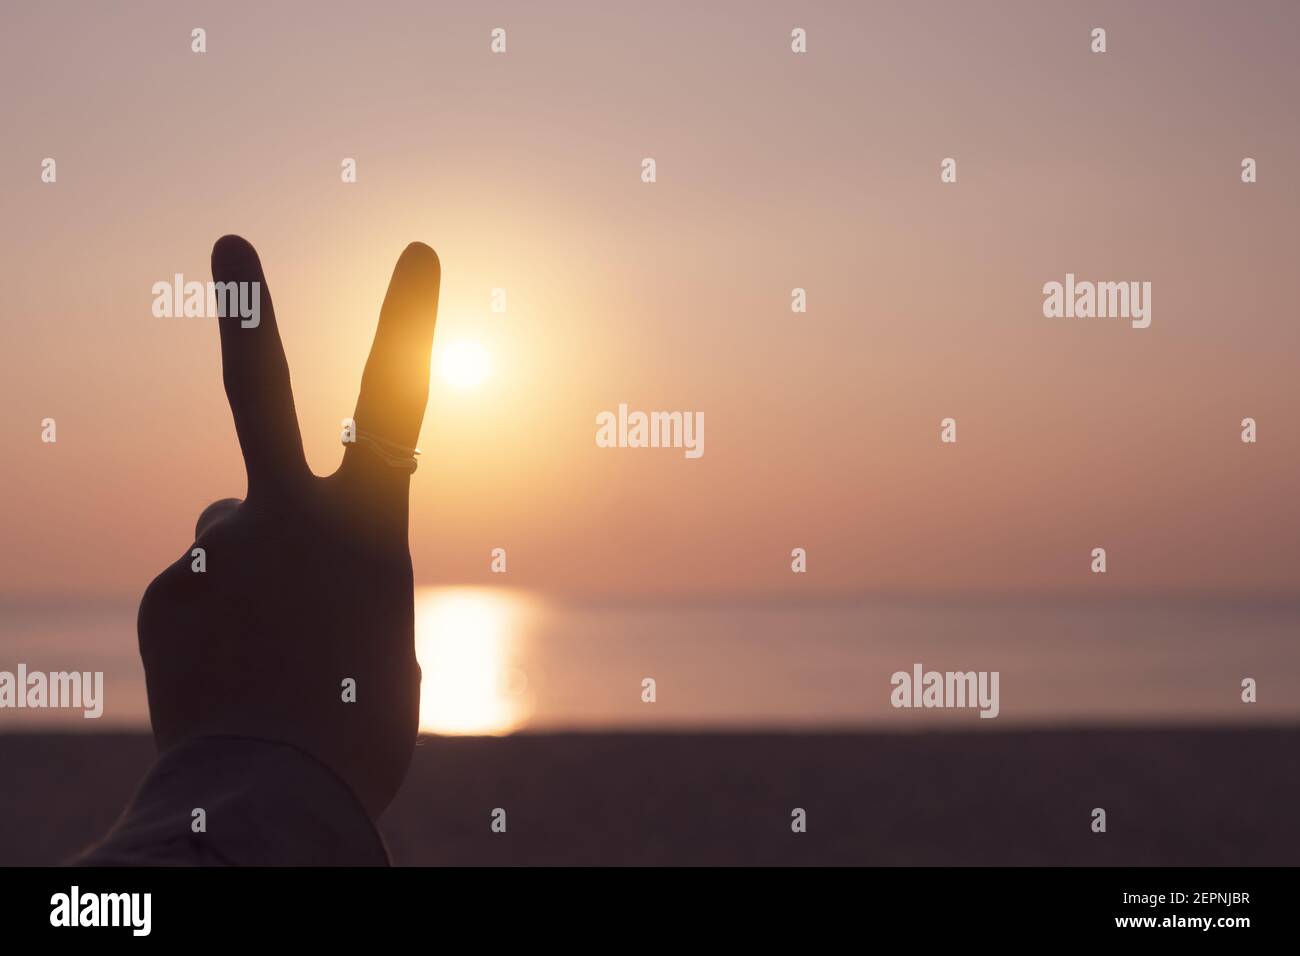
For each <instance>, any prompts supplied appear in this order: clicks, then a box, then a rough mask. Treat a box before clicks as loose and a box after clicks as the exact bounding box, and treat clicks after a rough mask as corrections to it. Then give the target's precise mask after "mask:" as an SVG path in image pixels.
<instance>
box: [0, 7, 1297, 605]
mask: <svg viewBox="0 0 1300 956" xmlns="http://www.w3.org/2000/svg"><path fill="white" fill-rule="evenodd" d="M118 7H119V5H117V4H107V3H105V4H93V5H91V4H67V3H53V4H39V5H38V4H34V3H28V4H6V5H5V9H4V13H3V15H2V16H3V21H4V22H3V26H4V29H3V30H0V88H3V89H4V90H6V94H5V95H4V97H3V98H0V129H3V131H4V135H3V140H2V145H0V213H2V215H3V220H4V223H5V225H6V228H5V229H4V230H3V232H0V283H2V284H3V288H4V289H5V292H6V299H7V303H6V304H7V309H6V314H5V316H4V319H3V322H2V323H0V402H2V403H3V408H4V412H5V414H4V415H3V417H2V419H0V439H2V440H3V443H4V449H5V452H4V456H3V467H2V468H0V541H2V542H3V547H2V548H0V599H3V600H9V601H23V600H28V599H36V598H58V599H68V600H71V599H91V598H100V597H110V596H111V597H123V596H130V595H132V594H138V593H139V592H140V591H141V590H143V588H144V586H145V584H146V583H147V582H148V581H149V580H150V578H151V577H152V576H153V575H154V574H155V573H157V571H158V570H160V569H161V568H162V567H163V566H165V565H166V564H168V563H170V562H171V561H173V560H174V559H175V558H176V557H177V556H179V555H180V554H181V553H182V552H183V551H184V550H186V549H187V547H188V545H189V543H190V541H191V535H192V529H193V525H194V520H195V518H196V516H197V515H198V513H199V512H200V511H201V510H202V509H203V507H204V506H205V505H207V504H208V503H209V502H211V501H212V500H214V499H217V498H222V497H227V496H240V495H242V494H243V491H244V474H243V465H242V461H241V459H240V456H239V449H238V445H237V443H236V439H235V434H234V429H233V426H232V424H231V421H230V414H229V410H228V408H227V405H226V400H225V396H224V393H223V391H222V386H221V373H220V356H219V351H218V344H217V330H216V328H215V324H214V323H213V322H212V321H211V320H205V319H184V318H158V317H155V316H154V315H153V314H152V312H151V304H152V298H153V297H152V293H151V289H152V286H153V284H154V283H155V282H158V281H168V280H170V279H171V277H172V276H173V275H174V274H176V273H182V274H183V275H185V277H186V278H187V279H197V280H200V281H206V280H207V279H208V278H209V277H210V276H209V274H208V255H209V252H210V249H211V246H212V243H213V242H214V241H215V240H216V239H217V238H218V237H219V236H221V235H223V234H225V233H229V232H236V233H239V234H241V235H243V236H245V237H246V238H248V239H249V240H250V241H251V242H253V243H254V245H256V247H257V248H258V250H259V252H260V254H261V258H262V262H263V264H264V266H265V269H266V274H267V278H268V282H269V285H270V287H271V291H272V294H273V296H274V299H275V303H276V310H277V314H278V321H279V326H280V331H281V335H282V337H283V340H284V345H285V349H286V353H287V355H288V359H289V363H290V366H291V369H292V373H293V380H294V389H295V395H296V400H297V407H298V414H299V420H300V424H301V428H302V432H303V437H304V443H305V447H306V451H307V456H308V460H309V461H310V463H311V464H312V466H313V467H314V469H315V470H316V471H317V472H318V473H321V474H325V473H328V472H330V471H332V470H333V469H334V468H335V467H336V466H337V464H338V462H339V460H340V457H341V452H342V448H341V446H340V444H339V437H338V436H339V424H340V420H341V419H342V418H344V417H346V416H347V415H350V414H351V412H352V409H353V407H354V402H355V398H356V392H357V388H358V385H359V382H360V376H361V370H362V367H363V364H364V362H365V358H366V354H367V351H368V349H369V344H370V340H371V337H372V335H373V332H374V326H375V321H376V319H377V316H378V309H379V304H380V302H381V301H382V298H383V293H384V289H385V286H386V284H387V280H388V276H389V274H390V272H391V269H392V266H393V264H394V262H395V261H396V259H397V256H398V255H399V254H400V252H401V250H402V249H403V248H404V247H405V246H406V244H407V243H409V242H411V241H416V240H418V241H423V242H426V243H428V244H430V245H432V246H433V247H434V248H435V249H436V250H437V251H438V254H439V256H440V258H441V261H442V269H443V280H442V281H443V285H442V297H441V305H440V314H439V321H438V330H437V334H436V339H435V367H437V365H438V361H439V356H440V355H441V354H442V352H443V351H445V350H448V349H452V348H453V347H460V343H464V342H472V343H476V347H477V348H478V349H480V350H481V354H483V355H484V356H485V357H486V362H487V366H488V368H487V372H486V376H485V377H484V379H483V381H482V382H481V383H480V384H478V385H477V386H474V387H468V388H465V387H458V386H456V385H453V384H451V383H449V382H446V381H443V380H442V379H441V378H438V377H436V376H435V379H434V382H433V387H432V391H431V395H430V403H429V407H428V411H427V414H426V417H425V423H424V428H423V432H422V434H421V448H422V450H423V456H422V458H421V465H420V469H419V471H418V473H417V474H416V475H415V478H414V482H413V486H412V521H411V535H410V536H411V549H412V555H413V560H414V566H415V573H416V579H417V582H418V583H420V584H425V585H431V584H483V583H490V582H491V579H492V578H494V577H495V576H494V575H492V574H491V572H490V560H491V552H492V549H494V548H505V549H506V550H507V553H508V568H509V570H508V577H509V582H508V583H509V584H510V585H511V586H512V587H516V588H522V589H527V590H535V591H540V592H544V593H549V594H554V595H571V596H581V597H590V598H602V597H615V596H621V597H626V596H643V597H647V598H652V599H659V598H666V597H671V598H680V599H690V598H694V597H707V596H711V595H732V596H741V597H794V598H797V597H800V596H806V595H809V594H816V595H844V594H862V593H919V594H932V595H943V594H976V595H982V594H1013V595H1019V596H1028V597H1032V596H1036V595H1037V596H1048V595H1057V594H1085V595H1097V594H1163V593H1171V592H1173V593H1198V594H1221V595H1228V596H1250V595H1295V594H1296V593H1297V591H1298V590H1300V588H1298V587H1297V584H1298V583H1300V577H1298V572H1297V569H1298V568H1300V503H1298V502H1297V496H1296V494H1295V487H1296V484H1297V479H1300V427H1298V425H1297V422H1298V419H1300V388H1297V375H1296V354H1297V348H1298V347H1300V331H1297V318H1298V316H1297V313H1296V296H1295V291H1294V283H1295V278H1294V276H1295V264H1296V259H1297V239H1296V227H1295V223H1296V218H1297V214H1300V177H1297V175H1296V173H1295V170H1296V169H1297V164H1298V163H1300V126H1298V124H1297V123H1296V120H1295V102H1294V96H1295V91H1296V90H1297V89H1300V59H1298V58H1297V57H1296V56H1295V51H1294V45H1295V38H1296V35H1297V27H1300V8H1297V7H1296V6H1295V5H1294V4H1290V3H1281V2H1279V3H1267V2H1258V3H1251V4H1246V5H1231V4H1226V3H1214V4H1211V3H1144V4H1129V3H1113V4H1108V3H1090V4H1070V3H1038V2H1024V3H991V4H965V3H935V4H902V3H898V4H859V3H825V4H806V5H805V4H794V3H768V2H760V3H739V2H737V3H710V4H693V3H659V4H650V5H632V4H618V5H615V4H603V3H594V2H593V3H574V2H562V3H560V2H557V3H547V4H537V3H493V4H468V3H463V4H430V3H424V2H421V3H389V4H338V3H333V4H329V3H327V4H305V3H277V4H274V5H271V4H267V5H262V4H252V3H211V4H185V3H166V4H163V3H156V4H151V3H141V4H131V5H130V9H131V11H132V16H130V17H126V16H122V15H121V13H120V11H119V9H118ZM1098 26H1100V27H1104V28H1105V29H1106V30H1107V45H1108V48H1107V51H1106V52H1105V53H1104V54H1096V53H1092V52H1091V51H1090V43H1091V40H1090V33H1091V31H1092V29H1093V28H1094V27H1098ZM195 27H202V28H203V29H204V30H206V37H207V52H205V53H202V54H196V53H193V52H191V30H192V29H193V28H195ZM495 27H502V28H504V29H505V30H506V31H507V34H506V35H507V52H506V53H504V54H493V53H492V52H491V49H490V43H491V35H490V34H491V31H492V29H493V28H495ZM795 27H801V28H803V29H805V30H806V31H807V53H805V54H795V53H793V52H792V51H791V49H790V42H791V41H790V33H791V30H792V29H794V28H795ZM46 157H50V158H54V159H55V160H56V163H57V167H56V168H57V181H56V182H54V183H44V182H42V181H41V164H42V160H43V159H44V158H46ZM646 157H652V158H654V159H655V161H656V174H657V178H656V181H655V182H653V183H646V182H643V181H642V177H641V172H642V160H643V159H644V158H646ZM946 157H952V158H954V159H955V160H956V163H957V181H956V182H955V183H943V182H941V180H940V163H941V161H942V160H943V159H944V158H946ZM1243 157H1252V158H1254V159H1255V160H1256V162H1257V168H1258V181H1257V182H1255V183H1251V184H1245V183H1243V182H1242V181H1241V162H1242V159H1243ZM344 158H353V159H355V160H356V163H357V182H355V183H343V182H342V181H341V178H340V165H341V162H342V161H343V159H344ZM1067 273H1074V274H1076V275H1077V276H1078V277H1079V278H1080V279H1091V280H1095V281H1144V282H1150V283H1151V284H1152V322H1151V326H1150V327H1149V328H1146V329H1135V328H1132V327H1131V326H1130V324H1129V323H1128V322H1125V321H1116V320H1105V319H1060V318H1046V317H1044V315H1043V311H1042V304H1043V292H1042V288H1043V285H1044V283H1047V282H1051V281H1058V282H1059V281H1063V280H1064V277H1065V275H1066V274H1067ZM495 288H503V289H505V290H506V293H507V307H506V311H505V313H495V312H493V311H492V310H491V302H492V290H493V289H495ZM795 288H803V289H805V290H806V295H807V311H806V312H805V313H795V312H792V311H791V291H792V290H793V289H795ZM621 403H625V404H627V405H628V406H629V407H630V408H631V409H640V410H645V411H651V410H682V411H698V412H702V413H703V414H704V418H705V421H706V431H705V452H704V454H703V455H702V456H701V457H699V458H698V459H688V458H687V457H686V456H685V455H683V454H682V452H681V450H676V449H632V448H600V447H597V444H596V442H595V434H596V416H597V415H598V414H599V413H600V412H602V411H606V410H616V409H617V408H618V406H619V404H621ZM1248 416H1249V417H1253V418H1254V419H1255V420H1256V421H1257V423H1258V441H1257V442H1256V443H1254V444H1245V443H1243V442H1242V441H1241V440H1240V434H1241V420H1242V419H1243V418H1244V417H1248ZM47 417H52V418H54V419H55V420H56V422H57V438H58V440H57V442H56V443H54V444H46V443H43V442H42V441H41V421H42V419H44V418H47ZM946 417H951V418H953V419H955V420H956V423H957V426H956V427H957V442H956V443H955V444H946V443H943V442H941V441H940V422H941V420H942V419H944V418H946ZM797 547H798V548H804V549H806V552H807V555H808V571H807V573H806V574H802V575H799V574H793V573H792V572H791V551H792V549H793V548H797ZM1097 547H1104V548H1105V549H1106V550H1107V555H1108V570H1107V574H1106V575H1105V576H1104V577H1103V576H1099V575H1094V574H1092V573H1091V571H1090V562H1091V553H1092V550H1093V549H1094V548H1097Z"/></svg>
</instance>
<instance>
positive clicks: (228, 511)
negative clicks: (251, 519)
mask: <svg viewBox="0 0 1300 956" xmlns="http://www.w3.org/2000/svg"><path fill="white" fill-rule="evenodd" d="M239 505H240V501H239V499H238V498H222V499H221V500H220V501H214V502H212V504H210V505H208V506H207V507H206V508H204V509H203V512H202V514H200V515H199V520H198V521H196V522H194V540H195V541H197V540H198V539H199V538H201V537H203V532H205V531H207V530H208V529H209V528H211V527H212V526H213V525H214V524H216V523H217V522H218V521H221V520H222V519H223V518H228V517H230V516H231V515H232V514H234V513H235V512H236V511H237V510H239Z"/></svg>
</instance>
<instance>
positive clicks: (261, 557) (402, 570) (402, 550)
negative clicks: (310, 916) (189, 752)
mask: <svg viewBox="0 0 1300 956" xmlns="http://www.w3.org/2000/svg"><path fill="white" fill-rule="evenodd" d="M212 276H213V279H214V280H215V281H216V282H219V283H229V282H235V283H254V282H256V283H258V285H257V287H256V288H257V289H258V290H259V295H260V300H259V305H260V314H259V318H260V321H258V322H257V323H256V324H247V323H242V322H241V321H240V318H239V316H237V315H232V316H231V317H229V318H220V319H218V324H219V327H220V334H221V361H222V370H223V378H224V380H225V386H226V396H227V398H228V399H229V401H230V410H231V412H232V414H233V415H234V420H235V429H236V431H237V432H238V435H239V445H240V448H241V449H242V450H243V454H244V463H245V466H246V469H247V473H248V492H247V496H246V497H245V499H244V500H243V501H239V500H237V499H225V500H222V501H218V502H215V503H213V504H212V505H209V506H208V507H207V508H206V509H205V510H204V511H203V513H202V514H201V515H200V516H199V519H198V523H197V526H196V528H195V541H194V544H193V545H192V546H191V547H190V548H189V549H187V551H186V554H185V555H184V556H183V557H182V558H180V559H179V560H178V561H176V562H175V563H174V564H172V565H171V566H170V567H168V568H167V569H165V570H164V571H163V572H162V574H160V575H159V576H158V577H157V578H155V579H154V581H153V583H152V584H150V585H149V587H148V589H147V590H146V591H145V594H144V598H143V599H142V600H141V602H140V614H139V622H138V626H139V637H140V653H141V657H142V658H143V660H144V667H145V677H146V682H147V685H148V691H149V711H150V717H151V720H152V722H153V730H154V737H155V739H156V741H157V743H158V745H159V747H160V748H162V749H167V748H170V747H172V746H174V745H176V744H179V743H182V742H184V741H186V740H189V739H191V738H194V737H200V736H213V735H235V736H244V737H256V738H262V739H267V740H276V741H281V742H284V743H289V744H293V745H295V746H297V747H299V748H300V749H302V750H305V751H307V752H308V753H310V754H312V755H313V756H315V757H316V758H318V759H319V760H321V761H322V762H323V763H325V764H326V765H327V766H328V767H330V768H331V769H333V770H334V772H335V773H337V774H338V775H339V776H340V777H342V779H343V780H344V781H345V782H346V783H347V784H348V785H349V786H350V787H351V788H352V790H353V792H354V793H355V794H356V795H357V797H358V798H359V799H360V800H361V802H362V804H363V805H364V806H365V808H366V810H367V812H368V813H369V814H370V815H371V816H372V817H374V816H377V815H378V814H379V812H380V811H381V810H383V808H384V807H385V806H387V805H388V803H389V801H390V800H391V799H392V798H393V796H394V794H395V793H396V792H397V788H398V787H399V786H400V784H401V781H402V778H403V777H404V776H405V774H406V768H407V765H408V764H409V762H410V758H411V752H412V747H413V746H414V742H415V736H416V730H417V723H418V714H419V697H420V668H419V666H418V665H417V664H416V661H415V645H414V594H413V581H412V573H411V557H410V552H409V550H408V547H407V516H408V501H407V496H408V491H409V485H410V473H411V471H412V470H413V461H414V459H413V458H412V456H411V453H412V451H413V446H414V445H415V444H416V440H417V436H418V435H419V432H420V424H421V422H422V421H423V419H424V408H425V405H426V403H427V402H428V395H429V356H430V352H431V349H432V346H433V329H434V322H435V319H436V315H437V308H438V286H439V281H440V278H441V268H440V266H439V263H438V257H437V255H436V254H435V253H434V251H433V250H432V249H430V248H429V247H428V246H426V245H423V244H420V243H412V244H411V245H410V246H408V247H407V248H406V251H405V252H403V253H402V256H401V258H400V259H399V260H398V262H397V266H396V268H395V269H394V270H393V277H392V280H391V281H390V283H389V286H388V294H387V296H386V297H385V299H384V304H383V308H382V309H381V311H380V315H379V327H378V330H377V331H376V333H375V340H374V344H373V345H372V346H371V350H370V357H369V359H368V360H367V361H366V367H365V373H364V374H363V376H362V380H361V394H360V396H359V398H358V399H357V406H356V412H355V414H354V419H355V422H356V428H357V434H358V435H359V436H360V440H358V441H356V442H353V443H350V444H348V446H347V449H346V451H345V453H344V458H343V463H342V465H341V466H340V468H339V469H338V471H336V472H335V473H334V474H332V475H330V476H329V477H326V478H320V477H317V476H315V475H313V474H312V473H311V471H310V469H309V468H308V467H307V461H306V458H305V457H304V455H303V447H302V435H301V434H300V432H299V430H298V417H297V412H296V411H295V409H294V402H293V390H292V387H291V385H290V381H289V365H288V362H287V361H286V359H285V355H284V348H283V346H282V345H281V342H280V333H279V331H278V329H277V326H276V321H275V310H274V308H273V306H272V304H271V296H270V292H269V291H268V289H267V285H266V278H265V276H264V275H263V272H262V265H261V262H260V261H259V259H258V256H257V253H256V252H255V251H254V249H253V247H252V246H251V245H249V243H247V242H246V241H245V240H243V239H241V238H239V237H238V236H225V237H223V238H222V239H220V240H219V241H218V242H217V243H216V245H215V246H214V247H213V249H212ZM228 311H229V310H228ZM349 682H350V684H349Z"/></svg>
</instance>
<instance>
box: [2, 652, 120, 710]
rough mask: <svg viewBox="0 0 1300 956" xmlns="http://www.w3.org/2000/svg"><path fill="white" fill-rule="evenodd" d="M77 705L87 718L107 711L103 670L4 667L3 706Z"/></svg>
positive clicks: (63, 707)
mask: <svg viewBox="0 0 1300 956" xmlns="http://www.w3.org/2000/svg"><path fill="white" fill-rule="evenodd" d="M6 707H12V708H16V709H19V710H21V709H28V708H30V709H32V710H38V709H60V710H61V709H76V708H80V709H81V710H82V711H83V712H84V713H83V714H82V716H83V717H85V718H86V719H87V720H95V719H96V718H98V717H101V716H103V714H104V672H103V671H50V672H45V671H30V672H29V671H28V670H27V665H26V664H19V665H18V672H17V673H14V672H13V671H0V709H4V708H6Z"/></svg>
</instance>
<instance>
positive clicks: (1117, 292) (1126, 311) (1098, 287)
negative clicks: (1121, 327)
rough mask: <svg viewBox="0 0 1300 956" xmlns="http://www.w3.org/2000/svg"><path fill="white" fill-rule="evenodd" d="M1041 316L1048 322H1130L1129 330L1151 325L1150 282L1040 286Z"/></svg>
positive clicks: (1069, 278)
mask: <svg viewBox="0 0 1300 956" xmlns="http://www.w3.org/2000/svg"><path fill="white" fill-rule="evenodd" d="M1043 315H1044V316H1045V317H1047V318H1049V319H1092V318H1097V319H1131V320H1132V325H1133V328H1135V329H1145V328H1147V327H1148V326H1150V325H1151V283H1150V282H1087V281H1084V282H1076V281H1075V278H1074V273H1073V272H1067V273H1066V274H1065V282H1064V283H1061V282H1048V283H1045V284H1044V285H1043Z"/></svg>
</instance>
